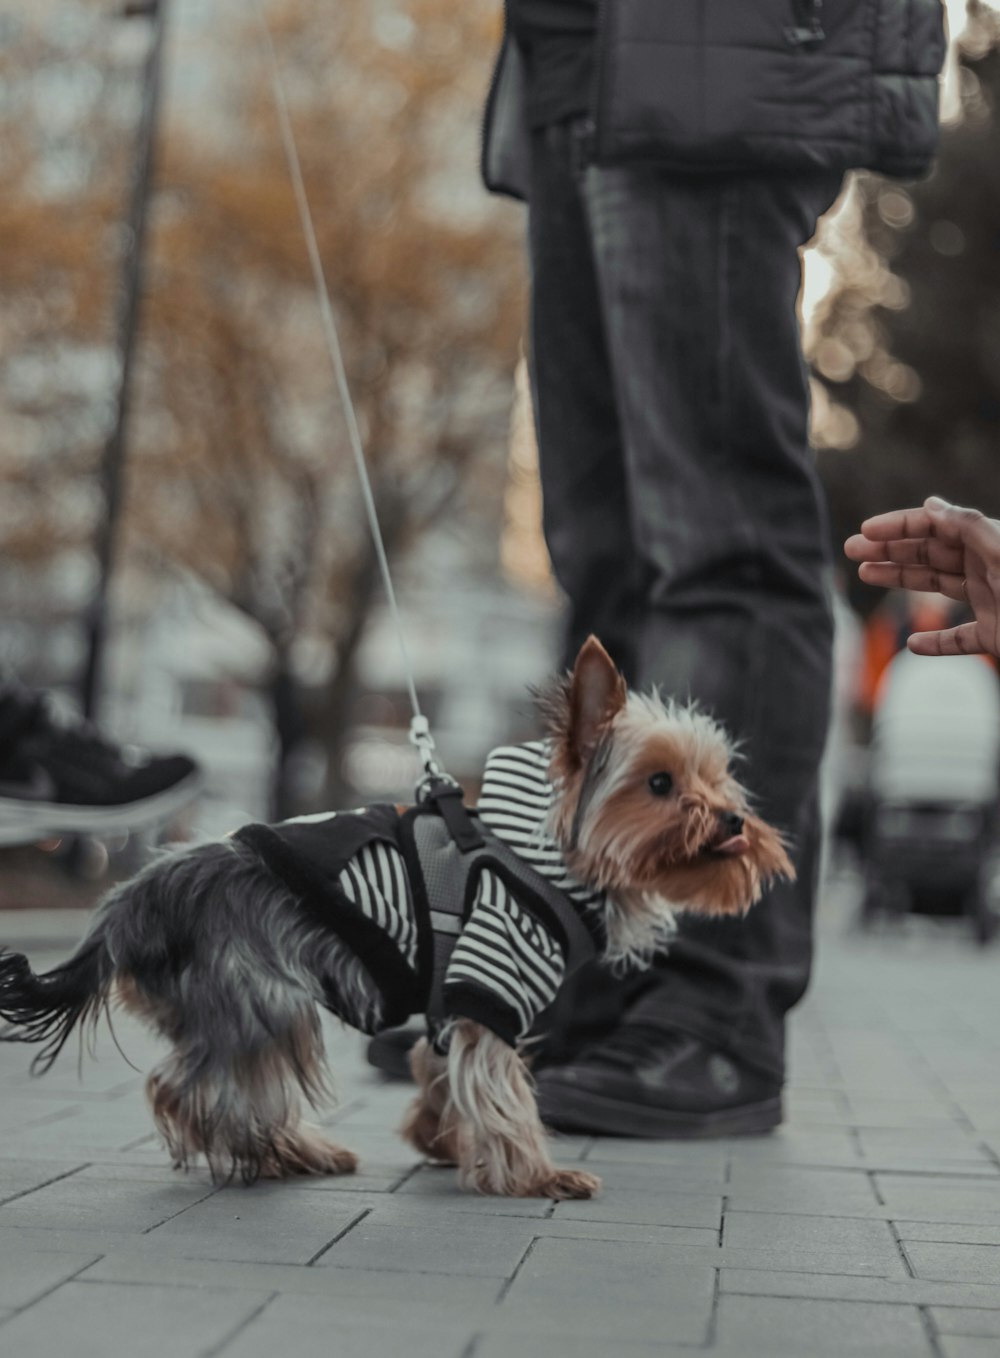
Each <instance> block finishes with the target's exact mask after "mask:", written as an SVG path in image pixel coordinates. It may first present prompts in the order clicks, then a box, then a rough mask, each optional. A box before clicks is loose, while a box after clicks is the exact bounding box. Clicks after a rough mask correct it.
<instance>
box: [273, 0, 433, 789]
mask: <svg viewBox="0 0 1000 1358" xmlns="http://www.w3.org/2000/svg"><path fill="white" fill-rule="evenodd" d="M254 10H255V11H256V15H257V21H258V24H259V26H260V32H261V38H262V41H263V44H264V50H265V52H266V53H267V61H268V67H269V69H270V74H271V89H272V93H273V95H274V106H275V111H276V113H277V116H278V126H279V128H280V130H281V142H282V146H283V147H284V151H285V160H286V161H287V162H288V172H289V175H290V177H291V181H292V188H293V190H294V192H295V202H296V205H297V207H298V212H299V221H300V223H301V226H302V234H303V236H304V237H305V242H306V250H307V251H308V254H309V264H310V268H311V270H312V276H313V284H314V286H315V289H316V297H317V300H318V301H319V309H320V316H321V318H322V322H323V334H324V337H325V339H326V347H327V350H328V352H329V355H330V362H331V363H332V364H333V372H334V376H335V378H336V382H337V389H338V391H339V393H340V401H341V405H342V407H343V410H344V418H345V419H346V421H347V434H348V441H349V443H350V445H351V452H352V454H353V456H354V464H355V466H356V467H357V471H358V478H359V480H360V482H361V496H362V500H363V502H364V506H365V515H366V516H367V519H368V527H369V529H370V530H371V535H372V541H373V543H374V546H375V556H376V558H377V560H378V567H379V571H380V572H381V575H382V584H383V585H384V587H385V594H386V599H387V600H388V603H389V613H390V615H391V617H392V621H393V626H394V627H395V629H396V638H397V640H398V643H399V653H400V658H401V660H402V662H403V673H404V675H405V678H406V688H407V692H408V695H409V699H410V706H411V708H412V710H413V715H412V718H411V720H410V741H411V742H412V744H414V745H415V746H416V747H417V751H418V753H419V755H420V762H421V765H422V766H423V771H424V772H423V777H422V778H421V779H420V781H419V782H418V784H417V799H418V800H423V798H424V797H425V796H426V795H427V794H428V793H429V792H431V791H432V790H433V789H434V787H435V785H437V784H445V785H451V786H453V787H457V783H456V782H455V779H453V778H452V777H451V776H450V775H449V774H447V773H445V771H444V769H443V768H442V766H441V763H440V761H439V760H438V758H437V751H436V748H435V745H434V738H433V736H432V735H431V730H430V723H429V722H428V720H427V718H426V716H425V715H424V713H423V711H422V709H421V707H420V699H419V697H418V696H417V686H416V681H415V680H414V677H413V665H412V663H411V661H410V652H409V648H408V647H407V644H406V632H405V630H404V628H403V619H402V615H401V613H400V609H399V604H398V602H397V600H396V591H395V589H394V587H393V583H392V574H391V572H390V570H389V558H388V556H387V555H386V550H385V541H384V539H383V537H382V529H381V526H380V524H379V520H378V510H377V508H376V505H375V496H374V494H373V492H372V486H371V479H370V477H369V475H368V464H367V460H366V458H365V451H364V444H363V442H362V438H361V430H360V428H359V426H358V417H357V414H356V412H355V409H354V401H353V400H352V398H351V388H350V384H349V383H348V380H347V370H346V368H345V366H344V355H343V351H342V349H341V346H340V336H339V334H338V331H337V322H336V319H335V317H334V313H333V303H332V301H331V300H330V289H329V286H328V284H327V281H326V273H325V271H324V269H323V260H322V258H321V256H320V252H319V242H318V240H317V238H316V227H315V223H314V222H313V215H312V209H311V208H310V206H309V195H308V194H307V192H306V185H305V180H304V178H303V175H302V163H301V161H300V159H299V152H298V146H297V145H296V141H295V132H294V130H293V128H292V119H291V114H290V112H289V108H288V98H287V96H286V94H285V87H284V83H283V81H282V78H281V67H280V65H279V63H278V54H277V52H276V50H275V46H274V40H273V38H272V37H271V30H270V28H269V27H268V23H267V16H266V15H265V13H264V7H263V0H254Z"/></svg>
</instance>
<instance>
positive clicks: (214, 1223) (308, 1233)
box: [0, 1183, 375, 1264]
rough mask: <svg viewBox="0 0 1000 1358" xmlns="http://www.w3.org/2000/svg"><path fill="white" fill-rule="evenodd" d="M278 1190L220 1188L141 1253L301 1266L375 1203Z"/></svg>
mask: <svg viewBox="0 0 1000 1358" xmlns="http://www.w3.org/2000/svg"><path fill="white" fill-rule="evenodd" d="M283 1188H284V1185H282V1184H263V1183H261V1184H255V1185H254V1186H253V1187H252V1188H243V1187H242V1186H238V1185H233V1186H231V1187H229V1188H223V1189H221V1190H219V1191H218V1192H217V1193H215V1194H214V1195H213V1196H212V1197H210V1198H207V1199H205V1200H204V1201H203V1202H200V1203H198V1205H197V1206H195V1207H192V1208H190V1210H189V1211H186V1212H183V1213H182V1214H181V1215H179V1216H175V1217H173V1218H172V1219H171V1220H170V1221H168V1222H166V1223H165V1224H164V1225H162V1226H160V1227H158V1228H157V1229H156V1230H155V1231H151V1232H150V1233H149V1234H148V1235H147V1236H145V1237H144V1242H143V1248H144V1249H146V1250H150V1251H158V1252H162V1253H164V1254H184V1255H187V1256H188V1257H189V1258H192V1259H198V1258H201V1259H231V1260H232V1259H243V1260H248V1261H255V1260H257V1261H261V1262H269V1263H297V1264H306V1263H308V1262H309V1260H310V1259H312V1258H313V1257H314V1256H315V1255H316V1254H318V1253H319V1251H321V1250H322V1249H324V1248H325V1247H326V1246H328V1245H329V1244H330V1243H331V1242H332V1241H333V1240H334V1239H335V1238H336V1237H337V1236H338V1235H339V1234H340V1233H341V1232H342V1231H345V1230H347V1228H348V1227H349V1226H350V1225H351V1223H352V1222H353V1221H355V1220H357V1219H358V1218H359V1217H360V1216H361V1215H362V1214H363V1213H364V1212H365V1211H366V1210H368V1209H369V1207H370V1204H371V1202H374V1201H375V1198H372V1199H370V1200H367V1199H364V1198H362V1197H361V1196H360V1195H357V1194H346V1193H345V1194H343V1195H341V1197H337V1196H336V1195H334V1194H332V1193H323V1192H315V1193H304V1192H299V1193H286V1192H284V1191H283ZM0 1220H2V1218H0Z"/></svg>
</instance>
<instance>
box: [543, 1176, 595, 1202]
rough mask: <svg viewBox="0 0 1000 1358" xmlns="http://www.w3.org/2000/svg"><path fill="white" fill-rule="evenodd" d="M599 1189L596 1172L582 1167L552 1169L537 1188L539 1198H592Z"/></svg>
mask: <svg viewBox="0 0 1000 1358" xmlns="http://www.w3.org/2000/svg"><path fill="white" fill-rule="evenodd" d="M600 1191H601V1181H600V1179H599V1178H598V1177H597V1175H596V1174H587V1173H585V1171H584V1170H582V1169H554V1170H553V1171H552V1173H551V1174H550V1175H549V1177H548V1178H547V1179H545V1180H544V1182H543V1183H542V1184H540V1185H539V1188H538V1196H539V1197H540V1198H558V1199H560V1200H564V1199H566V1198H593V1197H596V1196H597V1194H598V1193H600Z"/></svg>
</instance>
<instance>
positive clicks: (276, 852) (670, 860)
mask: <svg viewBox="0 0 1000 1358" xmlns="http://www.w3.org/2000/svg"><path fill="white" fill-rule="evenodd" d="M541 706H542V710H543V713H544V714H545V716H546V718H547V724H548V727H549V736H548V739H547V740H545V741H538V742H533V743H530V744H528V745H526V746H517V747H508V748H506V749H502V750H500V751H495V752H494V754H493V755H491V757H490V761H489V762H488V764H487V769H486V773H485V774H484V783H483V796H482V798H481V801H480V804H479V809H478V812H476V813H469V812H466V811H465V808H464V807H462V806H461V803H460V800H458V799H451V800H450V801H449V800H448V799H446V797H445V796H441V797H440V798H437V799H434V798H432V799H431V801H430V803H429V804H426V805H418V806H416V807H413V808H409V809H408V808H405V807H394V806H376V807H371V808H366V809H364V810H362V811H360V812H344V813H338V814H333V815H328V816H318V817H317V816H313V817H301V818H299V819H296V820H291V821H285V822H282V823H281V824H279V825H277V826H270V827H269V826H250V827H244V829H243V830H240V831H237V832H236V834H235V835H234V836H233V837H231V838H229V839H227V840H224V841H222V842H217V843H210V844H203V845H199V846H196V847H194V848H189V849H186V850H181V851H177V852H171V853H170V854H169V855H167V856H166V857H164V858H161V859H159V860H158V861H156V862H154V863H153V864H152V865H151V866H150V867H148V868H146V869H145V870H144V871H143V872H141V873H140V874H139V875H138V876H137V877H136V878H135V879H134V880H133V881H132V882H129V883H125V884H124V885H122V886H120V887H118V888H116V889H115V890H114V891H113V892H112V893H111V894H110V896H109V897H108V898H107V900H106V901H105V902H104V903H103V905H102V906H101V907H100V908H99V910H98V912H97V914H96V916H95V918H94V920H93V922H92V924H91V927H90V929H89V931H88V933H87V935H86V937H85V939H84V941H83V942H82V943H81V944H80V946H79V948H78V949H77V951H76V953H75V954H74V955H73V957H72V958H70V960H69V961H67V962H66V963H64V964H63V965H62V966H59V967H56V968H55V969H54V970H52V971H50V972H47V973H45V974H43V975H40V976H39V975H35V974H34V973H33V972H32V971H31V968H30V966H29V964H28V962H27V959H26V958H24V957H23V956H20V955H17V954H12V953H3V954H0V1017H2V1018H3V1019H5V1020H6V1021H7V1023H8V1024H9V1025H10V1026H9V1027H7V1028H6V1029H5V1030H4V1032H3V1034H2V1036H3V1037H4V1039H5V1040H8V1041H24V1042H37V1043H42V1044H44V1045H43V1046H42V1049H41V1051H40V1053H39V1056H38V1057H37V1058H36V1061H35V1064H34V1068H38V1069H40V1070H47V1069H48V1068H49V1067H50V1066H51V1064H52V1062H53V1061H54V1059H55V1057H56V1056H57V1055H58V1053H59V1051H60V1050H61V1049H62V1047H63V1045H64V1044H65V1042H66V1040H67V1038H68V1036H69V1034H70V1032H71V1031H72V1030H73V1028H74V1027H75V1025H76V1024H77V1023H78V1022H81V1021H83V1022H87V1021H90V1022H96V1021H97V1019H98V1017H99V1015H100V1013H101V1012H102V1010H105V1009H107V1008H108V1007H109V1006H110V1004H111V1002H112V1001H113V1000H114V1001H117V1002H118V1003H120V1004H121V1005H122V1006H123V1007H124V1008H125V1009H126V1010H128V1011H130V1012H132V1013H133V1014H136V1015H138V1016H139V1017H140V1018H142V1019H144V1020H146V1021H147V1022H148V1023H149V1024H151V1025H152V1027H153V1028H154V1029H155V1030H156V1031H157V1032H158V1033H159V1034H161V1035H162V1036H164V1037H165V1038H166V1039H167V1040H168V1041H169V1042H170V1044H171V1051H170V1053H169V1055H168V1056H167V1057H166V1059H165V1060H164V1061H163V1062H162V1063H161V1064H160V1065H159V1066H158V1067H157V1068H156V1069H155V1070H154V1071H153V1072H152V1074H151V1075H150V1076H149V1078H148V1081H147V1094H148V1097H149V1099H150V1102H151V1105H152V1109H153V1115H154V1119H155V1121H156V1124H157V1127H158V1128H159V1130H160V1132H161V1133H162V1135H163V1137H164V1139H165V1141H166V1143H167V1146H168V1148H169V1149H170V1151H171V1153H172V1155H173V1157H174V1161H175V1164H177V1165H179V1166H186V1165H187V1164H188V1163H189V1162H190V1161H191V1159H192V1158H194V1157H196V1156H197V1155H199V1154H203V1155H204V1156H205V1157H206V1159H207V1161H208V1164H209V1167H210V1169H211V1171H212V1174H213V1175H214V1176H215V1177H231V1176H232V1175H234V1174H235V1173H239V1174H240V1175H241V1176H242V1177H243V1179H244V1181H246V1182H251V1181H252V1180H254V1179H256V1178H257V1177H259V1176H266V1177H282V1176H285V1175H291V1174H313V1173H319V1174H339V1173H350V1172H351V1171H352V1170H354V1169H355V1168H356V1165H357V1160H356V1158H355V1156H354V1155H353V1154H352V1153H351V1152H350V1151H348V1150H345V1149H343V1148H342V1147H340V1146H337V1145H334V1144H332V1143H331V1142H329V1141H328V1140H326V1139H325V1138H324V1137H323V1136H322V1135H321V1133H320V1132H319V1131H318V1130H317V1129H316V1128H313V1127H310V1126H309V1125H307V1124H306V1123H304V1122H303V1120H302V1111H303V1104H304V1103H308V1104H312V1105H313V1106H316V1105H317V1104H318V1102H319V1101H320V1099H321V1098H322V1097H323V1096H324V1095H325V1094H327V1092H328V1081H327V1072H326V1066H325V1062H324V1053H323V1042H322V1034H321V1027H320V1022H319V1013H318V1008H317V1007H318V1006H321V1007H325V1008H326V1009H328V1010H329V1011H331V1012H333V1013H334V1014H335V1015H337V1016H339V1017H341V1018H343V1019H345V1020H346V1021H347V1022H349V1023H351V1024H352V1025H353V1026H355V1027H357V1028H359V1029H361V1030H362V1031H364V1032H367V1033H373V1032H378V1031H380V1030H381V1029H382V1028H385V1027H389V1026H393V1025H396V1024H398V1023H400V1022H402V1021H404V1019H405V1018H406V1017H407V1016H409V1015H410V1014H412V1013H418V1012H427V1011H428V1010H429V1011H430V1014H431V1017H432V1024H431V1040H428V1039H423V1040H421V1041H420V1042H419V1043H418V1044H417V1046H416V1047H415V1049H414V1052H413V1055H412V1058H411V1064H412V1070H413V1074H414V1078H415V1080H416V1083H417V1086H418V1091H419V1092H418V1095H417V1098H416V1100H415V1102H414V1103H413V1105H412V1107H411V1109H410V1111H409V1113H408V1115H407V1117H406V1121H405V1123H404V1126H403V1128H402V1133H403V1135H404V1136H405V1137H406V1138H407V1140H408V1141H409V1142H410V1144H411V1145H413V1146H414V1147H415V1148H416V1149H417V1150H418V1151H420V1152H421V1153H423V1154H425V1155H427V1156H429V1157H430V1158H432V1159H435V1160H439V1161H443V1162H448V1163H454V1164H457V1165H458V1166H459V1169H460V1175H461V1180H462V1182H463V1184H464V1185H465V1186H467V1187H472V1188H475V1189H478V1190H479V1191H480V1192H483V1193H494V1194H503V1195H507V1196H514V1197H528V1196H540V1197H548V1198H586V1197H590V1196H591V1195H592V1194H593V1193H595V1192H597V1190H598V1189H599V1187H600V1181H599V1180H598V1179H596V1178H595V1177H594V1176H593V1175H591V1174H587V1173H584V1172H582V1171H579V1170H571V1169H559V1168H557V1167H556V1166H555V1165H554V1164H553V1162H552V1160H551V1159H550V1156H549V1151H548V1147H547V1144H546V1136H545V1132H544V1129H543V1127H542V1125H541V1122H540V1120H539V1117H538V1112H537V1109H536V1106H535V1101H534V1096H533V1092H532V1084H531V1079H530V1076H529V1073H528V1070H527V1067H526V1065H525V1064H524V1062H523V1060H522V1057H521V1056H520V1055H519V1053H518V1049H517V1048H518V1044H519V1042H520V1040H521V1039H522V1038H523V1037H524V1036H525V1035H526V1033H527V1030H528V1029H529V1028H530V1026H531V1024H532V1022H533V1021H534V1018H535V1016H536V1015H537V1013H538V1012H539V1011H540V1010H541V1009H543V1008H544V1007H545V1006H546V1005H547V1004H548V1003H550V1002H551V999H552V997H553V995H554V993H555V991H556V990H557V989H558V986H559V984H561V981H562V979H563V977H564V976H565V974H566V973H567V971H568V970H572V969H574V968H575V967H576V966H577V965H579V964H580V962H582V961H583V960H585V959H586V958H587V957H589V956H593V955H600V956H603V957H604V958H605V959H607V960H609V961H611V962H612V963H615V964H619V965H624V964H630V963H639V964H642V963H643V962H644V961H647V960H648V958H649V957H650V956H651V954H652V952H653V951H654V950H655V949H656V948H657V947H659V946H661V945H662V943H663V942H664V940H665V939H666V938H667V937H669V934H670V932H671V929H672V927H673V914H674V912H675V911H678V910H682V911H695V912H698V913H700V914H703V915H732V914H740V913H743V912H744V911H746V910H747V909H748V908H749V907H750V906H751V905H752V904H753V903H754V902H755V901H756V900H757V899H758V898H759V897H760V895H761V892H762V890H763V887H764V886H765V885H766V884H767V883H768V882H769V881H770V880H772V879H773V878H776V877H786V878H791V877H792V876H793V875H794V873H793V868H792V865H791V863H790V861H789V858H788V855H787V852H786V849H785V846H784V844H783V842H782V838H781V836H780V834H779V833H778V832H777V831H776V830H775V829H773V828H772V827H771V826H769V825H767V824H765V823H764V822H763V821H761V820H760V819H759V818H757V817H756V816H754V815H753V814H752V813H751V811H750V808H749V805H748V800H747V796H746V793H745V792H744V790H743V789H742V788H741V787H740V785H739V783H738V782H737V781H736V779H735V778H734V776H733V774H732V772H731V769H730V762H731V757H732V749H731V747H730V744H729V742H728V741H727V739H726V736H725V734H724V733H723V731H722V730H721V728H720V727H719V726H718V725H717V724H716V723H715V722H714V721H712V720H711V719H710V718H709V717H707V716H706V715H705V714H703V713H701V712H699V711H697V710H696V709H693V708H689V707H680V706H677V705H675V704H673V703H670V702H663V701H661V699H660V698H659V697H658V696H656V695H655V694H653V695H649V696H641V695H638V694H636V693H631V692H629V691H628V690H627V688H626V685H625V682H624V680H623V678H622V677H621V675H620V674H619V673H618V672H617V670H616V669H615V667H614V665H613V663H612V661H611V660H610V658H609V657H608V655H607V653H606V652H605V651H604V649H603V648H602V646H601V645H600V643H599V642H598V641H597V640H596V638H593V637H591V638H590V639H589V640H588V641H587V643H586V644H585V645H584V646H583V648H582V650H581V652H580V654H579V656H578V658H577V661H576V664H575V666H574V669H573V671H572V674H570V675H567V676H566V677H565V678H564V679H562V680H560V681H557V682H556V683H555V684H554V685H553V686H552V687H551V688H550V689H549V690H548V691H547V692H546V693H544V694H543V695H542V701H541ZM456 801H457V805H456Z"/></svg>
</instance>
